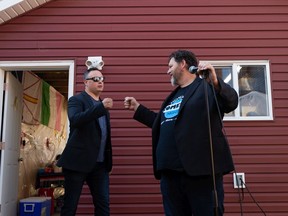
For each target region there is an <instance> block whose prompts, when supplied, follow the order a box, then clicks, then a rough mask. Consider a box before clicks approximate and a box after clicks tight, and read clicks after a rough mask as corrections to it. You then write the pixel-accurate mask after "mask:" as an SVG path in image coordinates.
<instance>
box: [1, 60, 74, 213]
mask: <svg viewBox="0 0 288 216" xmlns="http://www.w3.org/2000/svg"><path fill="white" fill-rule="evenodd" d="M12 71H23V72H24V73H25V71H30V72H32V73H35V74H36V75H37V76H39V77H40V78H41V79H43V80H45V79H46V80H45V82H47V83H48V82H49V84H50V85H51V86H53V85H54V86H55V87H54V88H55V89H57V91H59V92H60V93H61V94H63V96H64V97H66V98H67V99H68V97H70V96H72V95H73V92H74V89H73V87H74V61H71V60H68V61H21V62H19V61H18V62H16V61H11V62H10V61H9V62H7V61H6V62H0V73H1V76H2V75H3V74H7V73H8V74H10V73H11V72H12ZM3 77H4V75H3ZM0 80H1V79H0ZM3 80H4V79H3ZM63 83H65V84H63ZM0 85H1V86H2V88H3V89H7V87H5V88H4V87H3V86H4V83H0ZM9 85H11V84H10V83H9ZM16 88H19V86H18V87H16ZM7 93H8V94H9V92H7ZM7 93H6V92H5V94H7ZM5 97H8V96H6V95H5ZM14 98H17V97H15V96H14ZM1 100H2V99H1ZM14 100H15V99H14ZM1 102H3V103H4V102H5V101H4V100H3V101H1ZM1 115H2V117H3V118H2V119H1V118H0V120H1V121H3V120H4V119H5V115H6V113H5V109H3V111H2V113H1ZM10 124H12V122H10V121H7V120H6V122H5V123H4V124H3V123H2V122H1V125H2V128H0V129H1V138H2V139H4V140H1V143H5V147H4V148H2V149H1V164H0V171H1V180H0V196H1V198H0V204H1V212H0V216H4V215H7V214H6V213H7V212H9V214H8V215H16V212H17V204H18V193H17V192H18V191H17V190H9V188H11V189H12V188H15V182H12V181H9V179H6V180H5V178H10V177H11V176H15V177H16V178H18V179H17V183H18V182H19V175H18V170H19V165H18V170H17V169H15V170H16V171H13V172H17V173H14V174H13V175H12V174H11V170H9V168H8V167H6V166H5V163H2V158H4V157H3V156H4V155H5V151H6V150H7V149H8V148H9V146H10V143H9V142H7V141H6V140H9V139H7V137H6V135H5V134H2V133H5V130H3V129H5V128H6V127H8V125H10ZM18 124H19V123H18ZM19 127H20V126H19ZM66 130H68V125H67V128H66ZM3 131H4V132H3ZM10 136H14V137H19V141H20V137H21V133H19V132H17V134H15V133H14V134H13V133H12V134H11V135H10ZM14 140H15V139H14ZM19 144H20V142H19ZM16 146H18V147H19V149H18V151H16V152H18V153H19V155H18V160H19V159H21V158H20V145H16ZM6 158H7V157H6ZM8 160H9V159H8ZM19 161H20V162H21V160H19ZM15 163H16V164H17V163H18V161H16V162H15ZM5 173H6V174H5ZM7 173H9V175H7ZM3 182H5V185H4V184H3ZM9 182H11V185H10V184H9ZM3 188H8V191H9V193H10V194H9V196H7V195H5V193H4V191H7V190H3ZM11 191H14V194H11ZM10 213H12V214H10ZM14 213H15V214H14Z"/></svg>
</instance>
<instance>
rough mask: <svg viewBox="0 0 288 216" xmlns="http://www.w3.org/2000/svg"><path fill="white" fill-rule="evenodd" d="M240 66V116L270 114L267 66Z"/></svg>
mask: <svg viewBox="0 0 288 216" xmlns="http://www.w3.org/2000/svg"><path fill="white" fill-rule="evenodd" d="M238 68H239V73H238V85H239V108H240V116H268V115H269V110H268V106H267V101H268V95H267V82H266V69H265V66H262V65H257V66H251V65H240V66H239V67H238Z"/></svg>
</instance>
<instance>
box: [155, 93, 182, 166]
mask: <svg viewBox="0 0 288 216" xmlns="http://www.w3.org/2000/svg"><path fill="white" fill-rule="evenodd" d="M186 90H187V87H185V88H180V89H179V90H178V91H177V93H176V94H175V96H174V97H173V98H172V100H171V102H170V103H169V104H168V105H167V106H166V107H165V108H164V109H163V110H162V113H161V126H160V136H159V141H158V145H157V149H156V158H157V170H167V169H168V170H177V171H182V170H183V166H182V163H181V160H180V158H179V154H178V149H177V146H176V145H177V144H176V140H175V135H174V125H175V121H176V119H177V116H178V114H179V109H180V105H181V103H182V101H183V99H184V95H185V92H186Z"/></svg>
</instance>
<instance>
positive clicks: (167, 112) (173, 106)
mask: <svg viewBox="0 0 288 216" xmlns="http://www.w3.org/2000/svg"><path fill="white" fill-rule="evenodd" d="M183 98H184V96H183V95H181V96H179V97H177V98H175V99H174V100H173V101H171V103H170V104H169V105H168V106H166V107H165V109H164V110H163V121H162V122H161V124H164V123H166V122H168V121H175V120H176V119H177V116H178V113H179V109H180V105H181V103H182V100H183Z"/></svg>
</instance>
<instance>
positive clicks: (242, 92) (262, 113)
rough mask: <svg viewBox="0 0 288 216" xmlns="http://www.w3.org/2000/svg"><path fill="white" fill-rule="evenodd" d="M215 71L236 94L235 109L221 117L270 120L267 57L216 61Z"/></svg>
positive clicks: (226, 118)
mask: <svg viewBox="0 0 288 216" xmlns="http://www.w3.org/2000/svg"><path fill="white" fill-rule="evenodd" d="M210 63H211V64H212V65H213V66H214V67H215V69H216V73H217V75H218V76H219V77H221V78H222V79H223V80H224V81H225V82H226V83H228V84H229V85H231V86H232V87H233V88H234V89H235V90H236V91H237V92H238V94H239V105H238V107H237V109H236V110H234V111H233V112H231V113H228V114H225V118H224V119H225V120H272V119H273V114H272V96H271V87H270V83H271V81H270V69H269V62H268V61H233V62H232V61H221V62H220V61H218V62H216V61H215V62H211V61H210Z"/></svg>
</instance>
